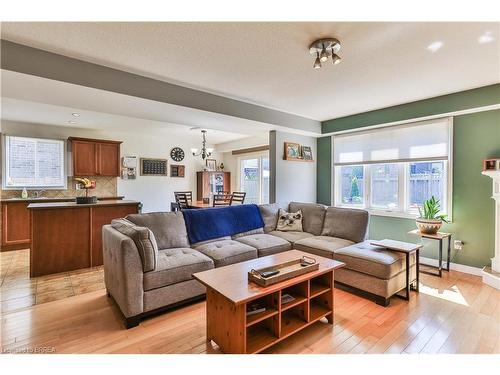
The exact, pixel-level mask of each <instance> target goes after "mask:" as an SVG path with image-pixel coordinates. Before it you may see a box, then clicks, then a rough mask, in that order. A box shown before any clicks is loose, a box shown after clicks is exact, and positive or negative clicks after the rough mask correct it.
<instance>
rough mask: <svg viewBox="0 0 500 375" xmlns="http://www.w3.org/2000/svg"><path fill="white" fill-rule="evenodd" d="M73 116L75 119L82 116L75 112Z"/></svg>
mask: <svg viewBox="0 0 500 375" xmlns="http://www.w3.org/2000/svg"><path fill="white" fill-rule="evenodd" d="M72 115H73V116H75V117H80V114H79V113H76V112H73V113H72Z"/></svg>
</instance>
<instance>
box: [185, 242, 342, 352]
mask: <svg viewBox="0 0 500 375" xmlns="http://www.w3.org/2000/svg"><path fill="white" fill-rule="evenodd" d="M303 255H307V256H309V257H310V256H311V255H310V254H306V253H303V252H301V251H297V250H291V251H289V252H285V253H280V254H275V255H271V256H268V257H263V258H259V259H254V260H251V261H247V262H242V263H238V264H234V265H230V266H226V267H222V268H219V269H213V270H209V271H203V272H199V273H196V274H194V277H195V279H197V280H198V281H200V282H202V283H203V284H204V285H205V286H206V287H207V339H208V340H213V341H214V342H215V343H217V344H218V345H219V347H220V348H221V350H222V351H223V352H224V353H241V354H243V353H248V354H253V353H259V352H261V351H263V350H266V349H267V348H269V347H270V346H272V345H274V344H276V343H278V342H279V341H281V340H284V339H285V338H287V337H289V336H290V335H292V334H294V333H296V332H298V331H300V330H302V329H304V328H306V327H307V326H309V325H311V324H313V323H315V322H317V321H318V320H320V319H321V318H326V320H327V321H328V323H329V324H333V290H334V288H333V285H334V270H335V269H337V268H340V267H342V266H344V264H343V263H341V262H337V261H334V260H332V259H327V258H323V257H320V256H315V258H316V260H317V262H318V263H319V269H318V270H315V271H312V272H310V273H306V274H303V275H300V276H297V277H295V278H292V279H289V280H285V281H283V282H280V283H276V284H273V285H270V286H268V287H261V286H258V285H257V284H254V283H251V282H248V281H247V280H246V277H247V274H248V272H249V271H250V270H251V269H257V268H259V267H263V266H269V265H270V264H271V265H272V264H279V263H282V262H284V261H289V260H293V259H297V258H300V257H301V256H303ZM234 286H238V287H236V288H235V287H234ZM284 294H290V295H291V296H292V297H294V300H293V301H290V302H288V303H284V304H282V303H281V297H282V296H283V295H284ZM254 305H255V306H257V307H258V306H265V307H266V310H265V311H263V312H260V313H257V314H252V315H247V308H249V309H250V306H252V307H253V306H254ZM250 310H251V309H250Z"/></svg>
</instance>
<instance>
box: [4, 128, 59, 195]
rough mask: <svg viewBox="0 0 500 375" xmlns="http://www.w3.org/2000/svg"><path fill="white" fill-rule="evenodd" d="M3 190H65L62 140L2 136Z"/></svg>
mask: <svg viewBox="0 0 500 375" xmlns="http://www.w3.org/2000/svg"><path fill="white" fill-rule="evenodd" d="M4 139H5V143H4V146H5V147H4V150H5V157H4V159H3V160H4V165H3V172H4V173H3V176H4V178H3V188H4V189H20V188H24V187H25V188H27V189H30V188H31V189H37V188H45V189H47V188H48V189H61V188H64V189H65V188H66V175H65V166H64V150H65V147H64V141H62V140H56V139H42V138H26V137H13V136H5V138H4Z"/></svg>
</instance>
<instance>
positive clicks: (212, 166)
mask: <svg viewBox="0 0 500 375" xmlns="http://www.w3.org/2000/svg"><path fill="white" fill-rule="evenodd" d="M206 165H207V169H208V170H209V171H215V170H216V169H217V160H215V159H207V161H206Z"/></svg>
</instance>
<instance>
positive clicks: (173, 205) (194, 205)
mask: <svg viewBox="0 0 500 375" xmlns="http://www.w3.org/2000/svg"><path fill="white" fill-rule="evenodd" d="M211 207H212V204H211V203H203V201H193V202H191V204H189V205H188V208H211ZM178 209H179V204H178V203H177V202H170V211H177V210H178Z"/></svg>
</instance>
